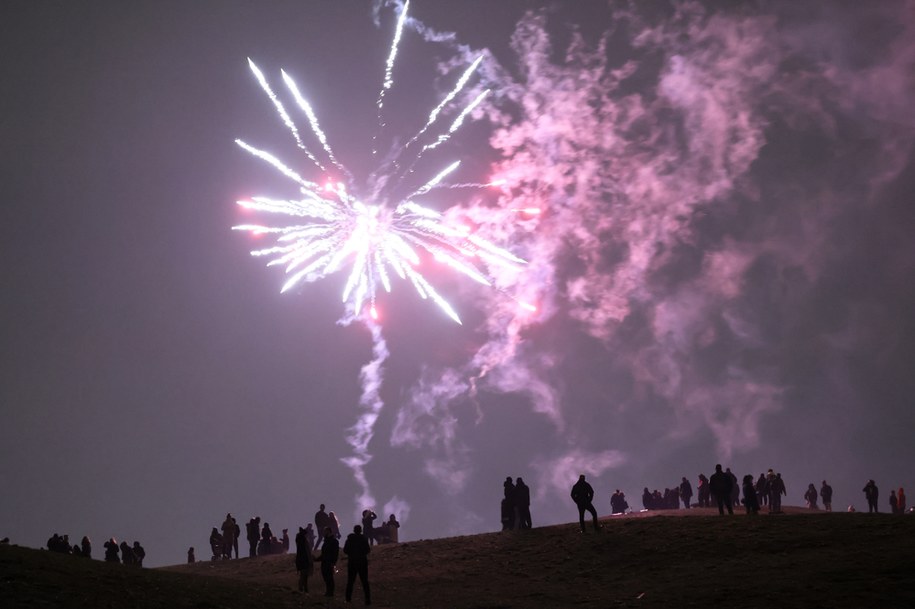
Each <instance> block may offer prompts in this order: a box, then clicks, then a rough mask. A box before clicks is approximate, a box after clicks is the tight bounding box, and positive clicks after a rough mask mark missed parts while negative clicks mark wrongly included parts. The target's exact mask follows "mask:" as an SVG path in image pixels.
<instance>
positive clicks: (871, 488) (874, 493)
mask: <svg viewBox="0 0 915 609" xmlns="http://www.w3.org/2000/svg"><path fill="white" fill-rule="evenodd" d="M861 490H863V491H864V498H865V499H867V511H868V513H871V512H872V513H875V514H876V513H877V512H879V511H880V509H879V508H878V507H877V499H878V497H879V496H880V489H878V488H877V484H876V483H875V482H874V481H873V480H868V481H867V484H865V485H864V488H863V489H861Z"/></svg>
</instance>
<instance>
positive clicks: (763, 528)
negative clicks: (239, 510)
mask: <svg viewBox="0 0 915 609" xmlns="http://www.w3.org/2000/svg"><path fill="white" fill-rule="evenodd" d="M788 511H789V512H791V513H789V514H785V515H780V516H768V515H760V516H758V517H755V518H750V517H747V516H744V515H739V516H734V517H730V518H720V517H718V516H717V515H712V514H711V512H710V511H709V510H689V513H688V514H687V511H686V510H681V511H679V512H669V513H665V512H655V513H653V514H652V517H643V516H641V515H631V516H626V517H622V518H614V519H612V520H605V521H604V529H603V530H602V531H601V532H600V533H596V534H595V533H594V532H593V531H591V530H590V529H589V530H588V532H587V534H585V535H582V534H581V533H579V532H578V530H577V529H578V527H577V525H559V526H553V527H544V528H539V529H534V530H531V531H518V532H510V533H491V534H483V535H474V536H468V537H455V538H449V539H437V540H428V541H417V542H409V543H403V544H398V545H389V546H384V547H380V548H379V547H376V548H374V549H373V552H372V558H371V564H370V579H371V581H372V592H373V594H372V596H373V601H374V606H377V607H396V608H407V609H411V608H420V607H429V608H468V609H469V608H474V609H497V608H509V607H511V608H528V607H530V608H544V609H545V608H550V609H553V608H557V607H559V608H561V607H665V608H671V607H676V608H678V609H680V608H682V607H710V606H716V605H717V606H727V607H766V608H767V609H768V608H771V607H778V608H779V609H781V608H785V607H805V608H807V607H837V608H846V607H847V608H855V609H861V608H867V607H880V608H896V607H899V608H905V607H915V573H913V570H915V516H909V515H906V516H890V515H884V514H881V515H869V514H861V513H857V514H845V513H833V514H825V513H813V514H811V513H803V512H805V511H804V510H799V509H791V508H788ZM674 514H675V515H676V516H674ZM681 516H682V517H681ZM339 568H340V573H339V574H338V575H337V597H336V599H335V600H334V601H333V602H331V603H328V602H326V600H327V599H325V598H324V597H323V596H322V593H323V590H324V587H323V583H322V582H321V581H320V576H319V575H317V574H316V575H315V576H313V577H312V578H311V580H310V586H311V590H312V594H311V596H308V597H303V596H302V595H300V594H299V593H297V592H296V591H295V582H296V575H295V568H294V565H293V557H292V556H291V555H283V556H270V557H261V558H255V559H247V558H245V559H241V560H232V561H224V562H218V563H210V562H201V563H197V564H195V565H178V566H174V567H165V568H161V569H142V570H141V569H134V568H129V567H124V566H122V565H118V564H106V563H103V562H100V561H88V560H84V559H80V558H76V557H71V556H66V555H58V554H53V553H50V552H47V551H39V550H32V549H28V548H19V547H10V546H2V547H0V606H2V607H4V608H12V607H92V608H94V609H95V608H102V609H103V608H108V607H112V608H114V607H134V608H139V609H153V608H155V609H159V608H162V609H165V608H171V607H187V608H194V609H217V608H231V609H234V608H238V609H241V608H251V607H277V608H283V607H303V606H304V607H322V606H336V605H341V606H343V605H344V603H343V586H344V584H345V572H346V564H345V562H344V561H341V563H340V565H339ZM361 605H362V594H361V589H360V588H359V587H358V584H357V589H356V594H355V595H354V602H353V605H350V606H361Z"/></svg>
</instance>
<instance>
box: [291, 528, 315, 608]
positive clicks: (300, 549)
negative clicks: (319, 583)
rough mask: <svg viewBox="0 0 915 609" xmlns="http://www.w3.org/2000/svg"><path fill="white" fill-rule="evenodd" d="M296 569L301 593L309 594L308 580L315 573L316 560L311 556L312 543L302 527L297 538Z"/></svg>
mask: <svg viewBox="0 0 915 609" xmlns="http://www.w3.org/2000/svg"><path fill="white" fill-rule="evenodd" d="M308 526H311V525H310V524H309V525H308ZM295 568H296V571H298V572H299V592H302V593H303V594H308V578H309V577H310V576H311V574H312V573H314V570H315V559H314V556H312V555H311V541H310V540H309V539H308V534H307V533H306V532H305V529H303V528H302V527H299V532H298V533H297V534H296V536H295Z"/></svg>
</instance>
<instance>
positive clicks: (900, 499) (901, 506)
mask: <svg viewBox="0 0 915 609" xmlns="http://www.w3.org/2000/svg"><path fill="white" fill-rule="evenodd" d="M896 501H898V502H899V513H900V514H905V489H904V488H902V487H901V486H900V487H899V492H898V493H896Z"/></svg>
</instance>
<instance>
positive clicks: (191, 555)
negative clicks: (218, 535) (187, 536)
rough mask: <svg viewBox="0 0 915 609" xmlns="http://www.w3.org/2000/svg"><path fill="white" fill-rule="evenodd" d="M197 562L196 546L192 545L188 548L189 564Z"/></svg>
mask: <svg viewBox="0 0 915 609" xmlns="http://www.w3.org/2000/svg"><path fill="white" fill-rule="evenodd" d="M195 562H197V558H195V557H194V546H191V547H190V548H188V549H187V564H189V565H192V564H194V563H195Z"/></svg>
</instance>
